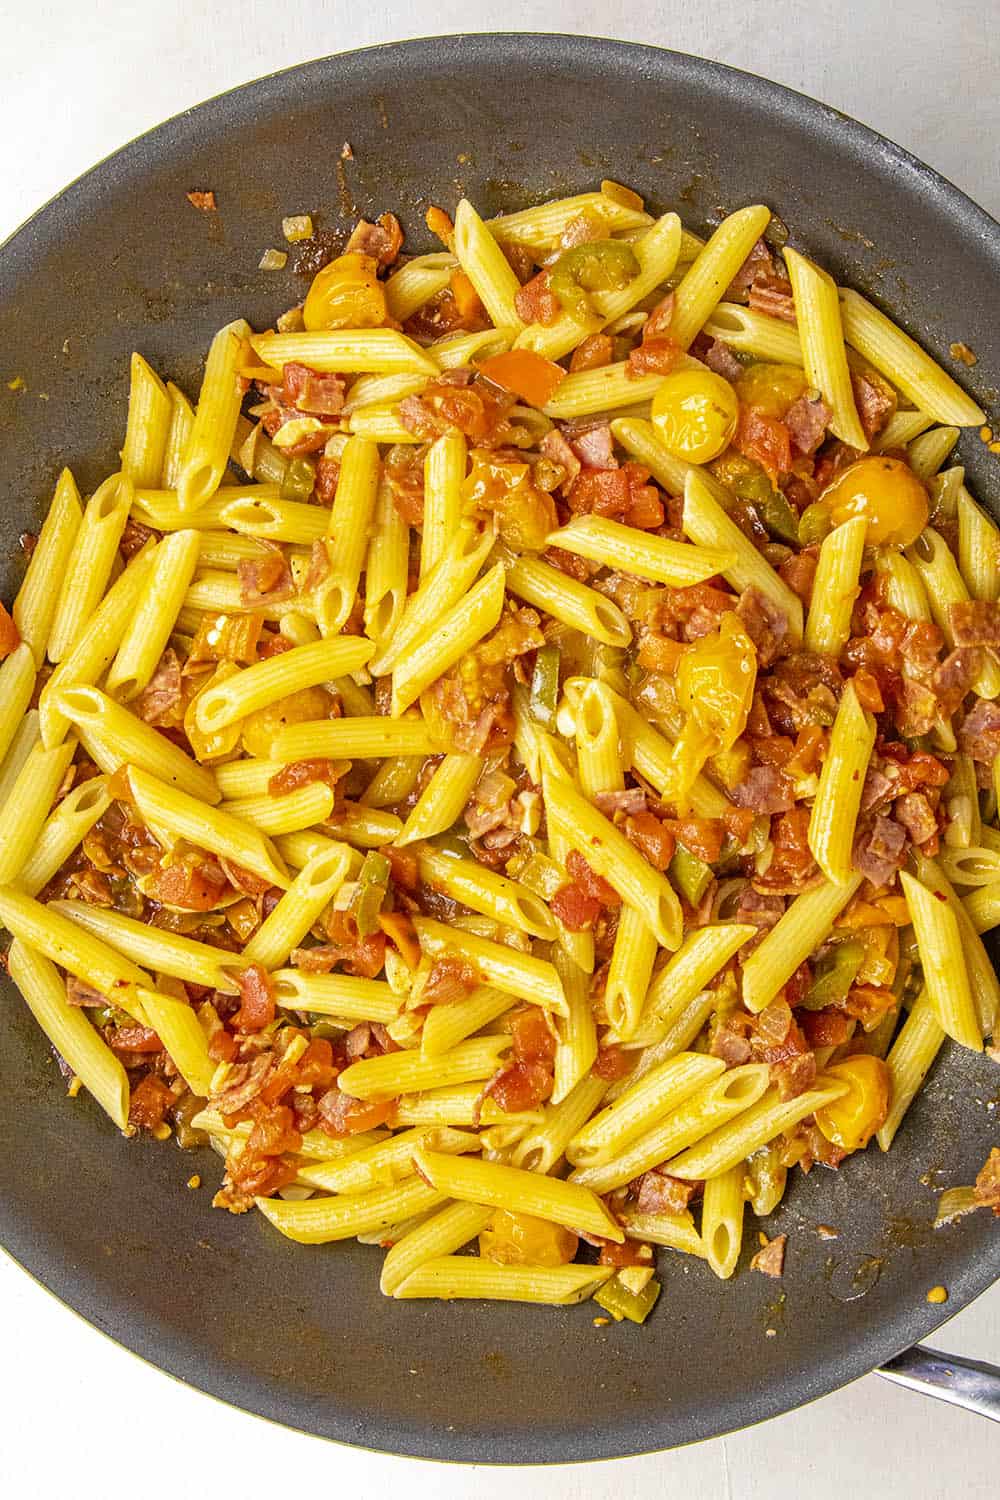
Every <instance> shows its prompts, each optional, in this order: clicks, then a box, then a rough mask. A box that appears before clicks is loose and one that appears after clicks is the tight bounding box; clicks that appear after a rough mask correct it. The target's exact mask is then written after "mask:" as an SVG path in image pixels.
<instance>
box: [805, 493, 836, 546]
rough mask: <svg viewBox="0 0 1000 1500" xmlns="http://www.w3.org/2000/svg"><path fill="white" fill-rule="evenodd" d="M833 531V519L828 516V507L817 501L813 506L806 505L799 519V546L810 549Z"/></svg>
mask: <svg viewBox="0 0 1000 1500" xmlns="http://www.w3.org/2000/svg"><path fill="white" fill-rule="evenodd" d="M832 530H833V517H832V516H831V515H830V507H829V506H828V505H825V504H824V503H823V501H822V500H817V501H816V503H815V504H814V505H807V506H806V508H805V510H804V511H803V512H802V514H801V516H800V517H799V545H800V546H802V547H811V546H813V545H814V543H816V542H821V541H822V540H823V538H824V537H826V536H829V534H830V532H831V531H832Z"/></svg>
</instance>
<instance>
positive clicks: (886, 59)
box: [0, 0, 1000, 1500]
mask: <svg viewBox="0 0 1000 1500" xmlns="http://www.w3.org/2000/svg"><path fill="white" fill-rule="evenodd" d="M990 12H991V6H990V5H989V4H983V0H950V3H948V4H947V5H943V4H942V3H941V0H910V3H909V4H908V5H906V6H905V7H899V6H895V7H892V8H891V9H890V7H889V6H888V5H886V6H884V7H883V6H882V5H880V4H879V3H878V0H810V3H809V4H808V5H803V6H799V5H792V4H789V3H788V0H767V3H766V4H760V3H758V0H715V3H714V4H712V5H705V4H704V3H703V0H673V3H672V4H669V5H668V4H664V3H662V0H661V3H655V0H633V3H631V4H629V5H628V6H625V5H623V4H621V3H620V0H602V3H601V4H597V3H594V0H545V3H544V4H541V3H536V0H504V3H502V4H500V3H496V0H461V3H457V0H438V3H437V4H435V5H434V6H433V7H427V8H425V9H421V8H419V7H416V6H414V5H412V4H410V5H403V4H400V3H392V4H386V3H384V0H383V3H379V4H366V5H361V4H350V5H345V4H331V3H329V0H327V3H323V0H267V3H265V0H214V3H205V0H156V3H154V4H149V3H138V0H132V3H129V0H91V3H89V4H87V3H84V4H80V3H79V0H0V38H2V41H0V109H2V113H3V119H4V145H3V148H2V150H0V240H2V239H3V237H4V236H5V235H6V234H7V233H9V232H10V231H11V230H13V229H14V228H15V227H16V225H17V224H18V223H19V222H20V221H21V220H22V219H24V218H25V217H26V216H27V215H28V214H29V213H31V212H33V211H34V210H35V209H36V208H37V207H38V206H39V205H40V204H42V203H43V202H44V201H45V200H46V199H47V198H49V197H50V196H51V195H52V194H53V193H55V192H57V191H58V190H59V189H60V188H61V187H63V186H64V185H65V184H66V183H67V182H68V181H69V180H70V179H72V178H73V177H75V176H76V175H77V174H78V173H80V172H82V171H84V170H85V169H86V168H87V167H89V166H91V165H92V164H93V163H94V162H96V161H97V160H99V159H100V158H101V157H103V156H105V155H106V154H108V153H109V152H111V151H113V150H114V149H115V148H116V147H117V146H119V145H121V144H122V143H123V142H125V141H127V140H129V139H130V138H131V137H132V136H134V135H136V134H138V133H139V132H141V131H143V130H146V129H148V128H150V127H151V126H153V125H156V124H158V123H159V122H160V121H161V120H163V119H165V118H166V117H167V116H169V115H171V114H174V113H176V112H177V111H178V110H181V109H184V108H186V107H187V106H189V105H191V104H195V103H197V102H198V101H199V100H201V99H204V98H206V97H208V96H209V95H212V94H216V93H219V92H221V91H222V90H224V89H227V88H230V87H231V86H233V85H234V84H239V83H243V82H245V81H247V80H248V79H251V78H254V77H256V76H258V75H259V74H262V73H267V72H270V71H273V70H274V69H276V68H282V67H287V66H289V65H291V64H293V63H297V62H301V61H305V60H306V59H308V58H312V57H317V56H322V55H323V54H325V53H328V52H336V51H343V50H346V49H348V48H351V47H356V46H363V45H365V44H368V43H372V42H380V41H388V40H393V39H399V38H402V37H406V36H419V35H424V34H433V33H443V32H448V31H469V30H476V31H487V30H491V29H502V30H526V31H530V30H547V31H559V30H564V31H571V32H574V33H577V34H579V33H585V32H591V33H593V34H597V35H605V36H616V37H621V38H623V39H629V40H635V41H648V42H654V43H659V44H662V45H664V46H668V47H674V48H677V49H679V50H681V51H688V52H693V53H696V54H699V55H701V56H706V57H713V58H717V59H719V60H721V61H724V62H729V63H732V64H734V65H735V66H737V67H742V68H746V69H748V70H749V71H751V72H758V73H761V74H763V75H765V76H766V77H770V78H774V79H777V80H778V81H779V82H781V83H785V84H789V85H790V86H792V87H794V88H798V89H801V90H803V91H804V92H806V93H809V94H813V95H815V96H816V97H818V98H820V99H823V100H824V101H826V102H827V103H828V104H832V105H835V106H837V107H839V108H841V109H843V110H845V111H847V112H848V113H849V114H853V115H856V116H857V117H859V118H860V119H862V120H864V121H866V122H867V123H869V124H871V125H874V126H875V127H876V128H877V129H879V130H881V131H883V132H884V133H885V134H887V135H888V136H890V137H892V138H893V139H894V140H896V141H898V142H900V143H901V144H902V145H904V146H906V147H908V148H909V149H910V150H912V151H914V152H915V153H916V154H917V155H918V156H920V157H922V158H923V159H924V160H925V161H927V162H929V163H930V164H931V165H932V166H935V167H937V168H938V169H939V170H940V171H942V172H944V173H945V175H946V176H948V177H950V178H951V179H952V180H953V181H954V182H956V183H957V184H958V185H959V186H960V187H962V188H964V189H965V190H966V191H967V192H968V193H970V194H971V196H972V197H974V198H976V199H977V200H978V201H979V202H980V203H982V204H983V205H984V207H986V208H988V209H990V210H991V211H992V212H993V213H995V214H1000V170H998V166H997V161H998V157H997V141H998V138H1000V91H998V90H997V78H998V76H1000V27H998V26H997V24H996V21H997V16H996V14H995V13H994V14H993V15H992V16H991V14H990ZM893 13H894V17H893V19H890V15H892V14H893ZM206 1208H207V1204H206ZM179 1295H183V1291H182V1290H180V1291H179ZM0 1308H2V1325H0V1412H2V1414H3V1415H2V1419H0V1494H2V1495H3V1496H5V1497H9V1500H36V1497H44V1500H51V1497H56V1496H59V1497H63V1496H67V1495H71V1496H72V1497H73V1500H106V1497H107V1496H109V1495H110V1494H111V1493H116V1494H122V1493H127V1492H130V1491H131V1492H135V1491H138V1492H141V1494H142V1495H143V1497H144V1500H174V1497H175V1496H176V1495H177V1494H178V1493H186V1494H189V1495H191V1494H193V1495H194V1496H196V1497H201V1496H208V1495H215V1494H220V1493H223V1491H224V1492H225V1493H227V1494H230V1495H237V1496H239V1495H244V1494H275V1493H276V1494H289V1493H295V1494H314V1493H318V1494H323V1493H332V1494H334V1495H336V1494H344V1495H350V1496H351V1497H352V1500H374V1497H376V1496H381V1495H384V1494H399V1493H405V1494H406V1496H407V1497H408V1500H432V1497H433V1500H465V1497H467V1496H472V1495H475V1496H476V1497H477V1500H494V1497H496V1500H499V1497H501V1496H502V1497H504V1500H507V1497H508V1496H509V1495H510V1494H511V1492H512V1486H513V1487H514V1492H515V1493H516V1494H517V1496H518V1500H536V1497H541V1496H545V1497H546V1500H603V1497H611V1496H614V1497H616V1500H647V1497H648V1500H653V1497H654V1496H656V1497H659V1496H660V1495H661V1494H663V1493H664V1492H669V1491H670V1490H673V1491H674V1492H675V1493H677V1492H683V1493H684V1494H685V1495H687V1496H690V1497H692V1500H708V1497H711V1500H715V1497H720V1500H721V1497H725V1500H729V1497H739V1500H752V1497H753V1500H755V1497H758V1496H759V1497H764V1496H766V1497H767V1500H784V1497H792V1496H794V1497H799V1496H805V1495H808V1496H809V1497H810V1500H842V1497H844V1496H858V1497H867V1496H873V1497H874V1496H878V1497H879V1500H896V1497H903V1496H906V1497H908V1500H913V1497H917V1500H923V1497H925V1496H926V1497H930V1496H934V1495H937V1494H939V1493H943V1492H944V1491H945V1490H946V1488H947V1489H948V1490H951V1489H953V1488H955V1489H957V1490H958V1492H959V1493H960V1494H961V1495H962V1497H963V1500H976V1497H980V1496H983V1497H985V1496H987V1495H990V1496H994V1497H995V1496H996V1495H997V1494H998V1492H1000V1478H998V1475H1000V1467H998V1462H1000V1429H998V1428H997V1427H996V1426H994V1425H993V1424H991V1423H988V1422H986V1421H984V1420H982V1419H980V1418H976V1417H973V1416H970V1415H968V1414H966V1413H964V1412H958V1411H954V1410H951V1409H948V1408H945V1407H944V1406H942V1405H941V1404H940V1403H933V1404H932V1403H930V1402H927V1401H924V1400H922V1399H921V1398H920V1397H918V1396H915V1395H912V1394H910V1393H908V1392H904V1391H900V1390H898V1389H896V1388H895V1387H891V1386H889V1385H888V1384H887V1383H886V1382H884V1381H881V1380H879V1379H877V1378H876V1377H875V1376H869V1377H868V1378H867V1379H865V1380H862V1381H859V1382H858V1383H857V1384H855V1385H854V1386H852V1387H850V1388H848V1389H847V1390H845V1391H841V1392H839V1393H838V1394H837V1395H834V1396H831V1397H829V1398H827V1399H826V1400H824V1401H821V1402H819V1403H817V1404H815V1405H813V1406H811V1407H808V1408H806V1409H804V1410H802V1411H800V1412H797V1413H794V1414H793V1415H791V1416H788V1417H785V1418H782V1419H780V1420H778V1421H775V1422H771V1423H769V1424H767V1425H766V1426H764V1427H760V1428H756V1429H754V1430H753V1431H750V1432H745V1433H741V1434H738V1435H736V1436H733V1437H729V1438H725V1439H719V1440H717V1441H716V1442H712V1443H706V1444H702V1445H701V1446H699V1447H698V1448H694V1449H687V1450H683V1451H680V1452H676V1453H672V1454H661V1455H656V1456H651V1457H649V1458H642V1459H630V1460H625V1461H621V1462H618V1463H615V1464H603V1465H585V1466H578V1467H575V1468H563V1469H558V1470H557V1469H546V1470H538V1469H535V1470H528V1469H520V1470H517V1471H515V1472H514V1473H511V1472H510V1471H502V1470H499V1471H498V1470H489V1469H471V1468H458V1467H450V1468H445V1467H442V1466H439V1465H430V1464H416V1463H412V1462H409V1461H407V1460H403V1459H394V1458H385V1457H381V1456H377V1455H373V1454H364V1453H360V1452H357V1451H355V1450H351V1449H345V1448H335V1447H333V1446H331V1445H328V1444H324V1443H321V1442H320V1441H318V1440H317V1439H314V1438H307V1437H303V1436H300V1435H299V1434H296V1433H291V1432H286V1431H284V1430H282V1429H279V1428H277V1427H271V1426H267V1425H265V1424H264V1423H262V1422H260V1421H258V1420H256V1419H255V1418H252V1417H249V1416H246V1415H244V1414H243V1413H240V1412H236V1411H232V1410H229V1409H228V1408H225V1407H222V1406H220V1405H218V1404H217V1403H212V1404H210V1403H209V1402H208V1400H207V1399H206V1398H205V1397H203V1396H201V1395H199V1394H197V1393H196V1392H194V1391H192V1390H190V1389H188V1388H186V1387H183V1386H181V1385H179V1384H177V1383H176V1382H174V1381H172V1380H170V1379H168V1378H167V1377H166V1376H164V1375H161V1374H160V1373H158V1372H157V1371H155V1370H153V1369H151V1368H149V1367H147V1366H145V1365H143V1364H141V1363H140V1362H139V1361H138V1360H136V1359H134V1358H133V1357H132V1356H131V1355H128V1354H126V1353H124V1352H123V1351H122V1350H120V1349H118V1348H117V1347H115V1346H114V1345H113V1344H111V1343H109V1342H108V1341H106V1340H105V1339H104V1338H102V1337H101V1336H100V1335H99V1334H97V1333H95V1332H94V1331H93V1330H92V1329H90V1328H89V1327H87V1326H86V1325H84V1324H83V1323H82V1322H81V1321H80V1320H79V1319H77V1318H75V1317H74V1316H72V1315H71V1314H70V1313H68V1312H67V1311H66V1310H65V1309H64V1308H62V1307H61V1306H59V1305H58V1304H57V1303H56V1302H55V1301H53V1300H52V1298H50V1297H49V1296H48V1295H47V1294H46V1293H44V1292H43V1291H41V1290H40V1289H39V1288H38V1287H37V1286H35V1285H34V1283H32V1282H31V1281H29V1280H28V1278H27V1277H26V1276H24V1275H23V1274H22V1273H21V1272H20V1271H19V1270H17V1269H16V1268H15V1267H14V1266H13V1265H11V1264H10V1263H9V1262H8V1261H7V1260H6V1259H4V1258H3V1257H0ZM937 1342H938V1344H939V1345H940V1347H942V1348H946V1349H948V1350H950V1351H953V1352H961V1353H967V1354H970V1355H973V1356H976V1357H978V1358H981V1359H992V1360H995V1361H997V1362H1000V1287H996V1288H994V1290H993V1291H992V1293H989V1294H987V1295H986V1296H985V1297H983V1298H981V1299H980V1301H979V1302H978V1303H977V1304H976V1305H975V1306H974V1307H972V1308H970V1309H968V1310H967V1311H966V1312H965V1313H963V1314H962V1315H961V1316H960V1317H958V1318H956V1319H955V1320H954V1321H953V1322H952V1323H951V1324H949V1325H948V1327H947V1328H946V1329H944V1330H943V1331H942V1332H941V1333H940V1334H939V1335H938V1339H937ZM110 1414H116V1415H117V1417H118V1420H115V1421H114V1424H113V1426H114V1435H113V1441H112V1444H111V1445H110V1446H109V1441H108V1424H107V1418H108V1416H109V1415H110Z"/></svg>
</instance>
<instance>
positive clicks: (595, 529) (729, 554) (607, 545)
mask: <svg viewBox="0 0 1000 1500" xmlns="http://www.w3.org/2000/svg"><path fill="white" fill-rule="evenodd" d="M547 541H548V544H549V546H550V547H561V548H562V550H563V551H564V552H573V553H575V554H576V555H577V556H578V557H587V558H590V560H591V561H592V562H599V563H603V564H604V566H605V567H609V568H617V569H620V570H621V571H622V572H628V573H634V574H636V575H637V576H638V577H639V578H650V579H652V580H653V581H654V582H656V583H667V584H671V585H672V586H673V587H674V588H686V587H688V586H689V585H690V584H693V583H701V582H703V580H704V579H706V578H711V577H713V576H714V575H715V574H716V573H725V572H727V570H730V569H731V568H733V567H734V566H735V564H736V553H735V552H734V551H733V549H732V548H726V547H715V546H711V545H709V546H704V547H701V546H696V547H692V546H690V545H689V544H688V543H687V542H672V541H670V540H669V539H668V538H666V537H660V536H655V535H650V534H648V533H647V532H644V531H637V530H636V528H635V527H633V526H622V525H621V524H620V523H619V522H618V521H610V520H608V519H607V518H606V517H604V516H594V515H590V516H577V517H574V519H573V520H571V521H570V522H569V523H568V525H566V526H564V527H562V528H561V530H559V531H553V532H552V533H551V534H550V535H549V537H548V538H547ZM761 561H763V559H761ZM766 566H767V564H766V563H765V567H766ZM581 587H582V585H581ZM515 592H516V589H515ZM608 644H609V645H617V644H620V642H617V641H610V642H608Z"/></svg>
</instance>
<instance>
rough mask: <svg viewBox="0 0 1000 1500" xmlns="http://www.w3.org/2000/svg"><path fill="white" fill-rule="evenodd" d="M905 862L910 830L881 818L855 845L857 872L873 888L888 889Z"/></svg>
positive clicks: (863, 833) (855, 866) (861, 835)
mask: <svg viewBox="0 0 1000 1500" xmlns="http://www.w3.org/2000/svg"><path fill="white" fill-rule="evenodd" d="M905 858H906V830H905V829H903V828H901V827H900V825H899V824H898V823H894V822H893V821H892V819H891V818H886V817H883V816H882V815H881V814H877V815H876V818H875V822H874V823H873V824H872V827H871V828H870V829H869V830H868V832H862V833H860V834H859V835H858V837H857V838H856V839H855V841H854V856H853V864H854V868H855V869H856V870H858V871H860V873H861V874H862V875H864V877H865V878H866V879H867V880H870V881H871V883H872V885H876V886H881V885H888V884H889V882H890V881H891V880H892V879H893V877H894V876H895V874H896V871H897V870H898V869H899V868H900V866H901V865H902V863H903V861H904V859H905Z"/></svg>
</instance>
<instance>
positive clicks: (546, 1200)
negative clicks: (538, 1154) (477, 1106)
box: [414, 1146, 625, 1245]
mask: <svg viewBox="0 0 1000 1500" xmlns="http://www.w3.org/2000/svg"><path fill="white" fill-rule="evenodd" d="M414 1156H415V1160H416V1164H417V1170H418V1171H419V1172H420V1175H421V1176H422V1177H423V1178H424V1180H425V1181H426V1182H429V1183H431V1184H432V1185H433V1186H434V1187H435V1188H436V1189H437V1191H438V1192H441V1193H445V1194H446V1195H447V1196H448V1197H449V1198H457V1199H458V1200H459V1201H460V1202H462V1203H481V1204H484V1205H486V1204H489V1205H490V1206H491V1207H493V1208H503V1209H507V1210H508V1211H510V1212H513V1213H525V1214H534V1215H535V1217H536V1218H539V1219H548V1220H549V1221H550V1222H551V1223H553V1224H562V1225H564V1226H565V1227H566V1228H567V1229H582V1230H583V1231H584V1232H585V1233H586V1234H596V1235H599V1236H600V1237H601V1238H602V1239H608V1240H614V1241H615V1243H616V1244H619V1245H620V1244H621V1243H622V1241H623V1240H624V1238H625V1236H624V1234H623V1233H622V1231H621V1229H620V1228H619V1226H618V1223H617V1221H616V1220H615V1219H614V1217H613V1216H612V1215H611V1213H609V1211H608V1209H607V1208H606V1207H605V1205H604V1204H603V1203H602V1202H601V1200H600V1198H598V1196H597V1194H596V1193H592V1192H591V1191H590V1189H589V1188H585V1187H581V1186H580V1185H579V1184H578V1183H575V1182H563V1181H561V1180H560V1179H559V1178H557V1177H546V1176H544V1175H542V1174H539V1173H537V1172H526V1171H524V1169H523V1168H521V1167H508V1166H504V1165H502V1164H501V1163H500V1162H492V1161H477V1160H474V1159H473V1158H472V1157H462V1156H445V1155H443V1154H442V1153H441V1152H439V1151H429V1150H427V1148H426V1147H424V1146H419V1147H418V1148H417V1150H416V1152H415V1153H414Z"/></svg>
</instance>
